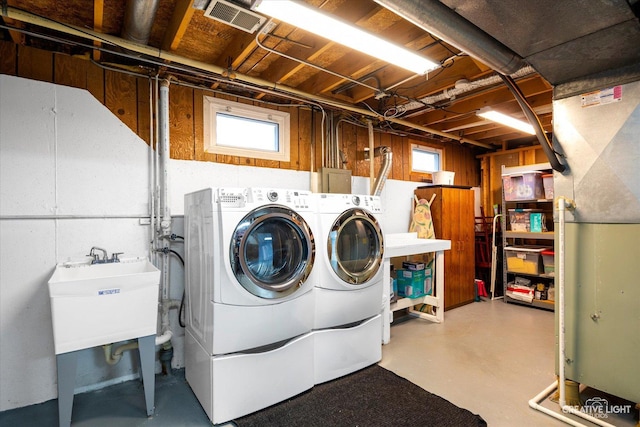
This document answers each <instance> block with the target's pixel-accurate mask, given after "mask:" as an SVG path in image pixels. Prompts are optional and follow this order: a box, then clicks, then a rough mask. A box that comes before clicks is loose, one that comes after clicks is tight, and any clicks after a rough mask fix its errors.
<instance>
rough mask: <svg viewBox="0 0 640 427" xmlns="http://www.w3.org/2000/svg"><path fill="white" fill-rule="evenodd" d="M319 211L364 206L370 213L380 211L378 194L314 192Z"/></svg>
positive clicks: (327, 211) (326, 211)
mask: <svg viewBox="0 0 640 427" xmlns="http://www.w3.org/2000/svg"><path fill="white" fill-rule="evenodd" d="M316 196H317V198H318V209H319V212H320V213H340V212H342V211H343V210H345V209H349V208H364V209H366V210H368V211H369V212H371V213H382V202H381V200H380V196H369V195H361V194H337V193H321V194H316Z"/></svg>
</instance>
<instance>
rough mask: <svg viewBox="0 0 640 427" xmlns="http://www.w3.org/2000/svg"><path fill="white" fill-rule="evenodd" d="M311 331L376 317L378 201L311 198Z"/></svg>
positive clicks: (348, 197) (379, 267) (379, 298)
mask: <svg viewBox="0 0 640 427" xmlns="http://www.w3.org/2000/svg"><path fill="white" fill-rule="evenodd" d="M315 197H316V199H317V206H318V218H317V221H318V226H317V231H318V232H317V233H316V235H317V239H316V248H317V256H316V269H317V272H316V274H317V275H316V278H315V280H317V283H316V288H315V291H314V292H315V295H316V296H315V297H316V315H315V320H314V329H322V328H329V327H335V326H342V325H345V324H349V323H352V322H358V321H361V320H363V319H367V318H369V317H373V316H375V315H376V314H379V313H380V307H381V305H382V281H383V271H382V257H383V253H384V241H383V232H382V226H381V215H382V207H381V203H380V197H378V196H362V195H353V194H316V195H315Z"/></svg>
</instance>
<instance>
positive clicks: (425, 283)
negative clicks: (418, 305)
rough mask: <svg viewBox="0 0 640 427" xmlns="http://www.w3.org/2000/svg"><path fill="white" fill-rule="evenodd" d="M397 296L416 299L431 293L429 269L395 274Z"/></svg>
mask: <svg viewBox="0 0 640 427" xmlns="http://www.w3.org/2000/svg"><path fill="white" fill-rule="evenodd" d="M396 279H397V282H398V296H401V297H404V298H418V297H421V296H424V295H431V293H432V273H431V269H430V268H427V269H424V270H407V269H402V270H398V272H397V277H396Z"/></svg>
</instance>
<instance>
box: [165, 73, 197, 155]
mask: <svg viewBox="0 0 640 427" xmlns="http://www.w3.org/2000/svg"><path fill="white" fill-rule="evenodd" d="M193 102H194V101H193V89H192V88H190V87H186V86H181V85H178V84H173V83H172V84H170V85H169V135H170V137H171V158H172V159H180V160H193V146H194V133H193V120H194V119H193V115H194V114H193Z"/></svg>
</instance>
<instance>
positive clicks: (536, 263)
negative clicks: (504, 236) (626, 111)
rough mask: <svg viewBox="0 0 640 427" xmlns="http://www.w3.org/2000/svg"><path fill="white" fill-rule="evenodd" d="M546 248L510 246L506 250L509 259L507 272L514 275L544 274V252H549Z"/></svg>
mask: <svg viewBox="0 0 640 427" xmlns="http://www.w3.org/2000/svg"><path fill="white" fill-rule="evenodd" d="M549 249H550V248H548V247H545V246H533V245H525V246H508V247H506V248H504V251H505V255H506V257H507V270H508V271H509V272H512V273H523V274H535V275H538V274H542V272H543V271H544V270H543V268H542V256H541V254H542V252H543V251H545V250H549Z"/></svg>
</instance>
